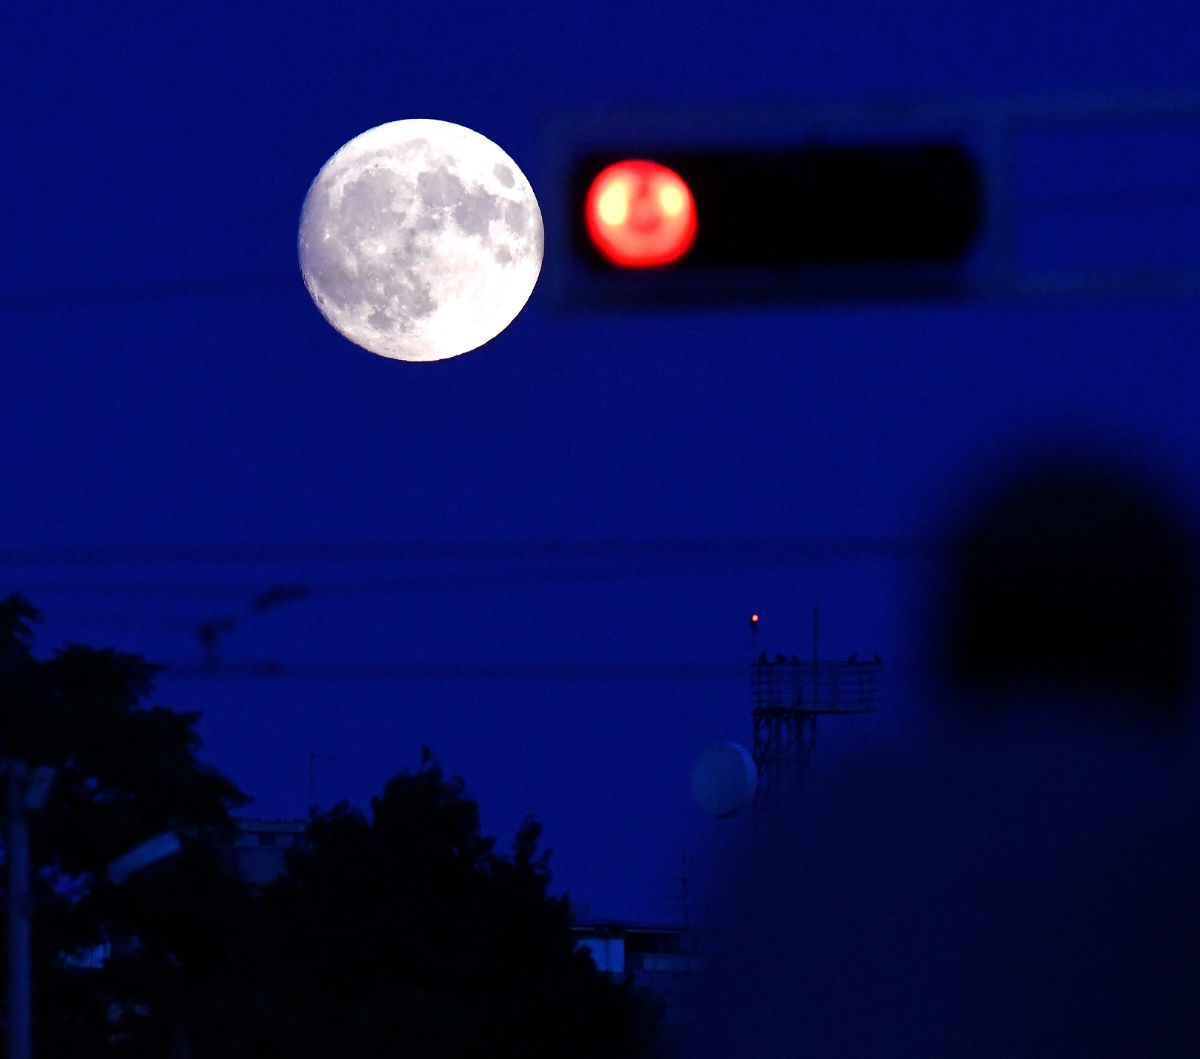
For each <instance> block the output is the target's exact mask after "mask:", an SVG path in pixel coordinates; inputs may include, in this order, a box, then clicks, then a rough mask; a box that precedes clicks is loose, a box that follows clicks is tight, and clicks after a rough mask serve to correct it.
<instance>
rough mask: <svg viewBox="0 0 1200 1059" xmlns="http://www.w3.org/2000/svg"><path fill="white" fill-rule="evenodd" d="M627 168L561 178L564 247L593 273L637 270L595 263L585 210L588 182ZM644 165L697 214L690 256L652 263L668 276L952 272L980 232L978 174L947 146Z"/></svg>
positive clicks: (596, 159) (688, 158)
mask: <svg viewBox="0 0 1200 1059" xmlns="http://www.w3.org/2000/svg"><path fill="white" fill-rule="evenodd" d="M630 161H631V160H629V159H627V158H625V157H624V156H622V155H619V154H616V153H611V154H596V155H589V156H587V157H584V158H582V159H580V160H579V162H578V163H577V164H576V166H575V168H574V171H573V172H572V174H571V201H572V202H574V203H575V204H576V209H575V210H574V211H573V213H574V216H573V221H574V223H573V229H574V231H573V239H574V245H575V249H576V252H577V253H579V254H581V255H583V257H584V258H585V259H586V260H587V261H588V262H589V264H590V265H591V266H592V267H594V268H600V269H610V268H617V269H619V268H627V267H637V262H620V261H616V262H614V261H613V260H611V259H610V258H608V257H606V256H605V255H604V253H603V252H602V250H601V248H600V247H598V246H597V243H596V238H595V232H594V226H593V225H592V224H590V223H589V220H590V218H591V213H592V211H590V210H589V209H588V208H587V207H588V192H589V190H590V189H591V188H592V186H593V184H594V182H595V181H596V179H597V177H598V176H599V175H600V174H602V173H605V172H606V171H610V170H612V169H614V168H616V169H618V170H619V167H621V166H622V165H626V164H629V163H630ZM646 161H649V162H653V163H655V164H656V165H657V166H658V167H660V168H663V169H665V170H667V171H668V172H670V173H673V174H677V176H678V178H679V180H680V182H681V183H682V184H683V185H685V186H686V188H687V189H688V191H690V193H691V196H692V198H693V199H694V202H695V210H694V212H695V229H696V230H695V237H694V239H693V240H692V242H691V246H690V248H688V249H687V251H686V252H684V253H682V254H681V255H680V256H679V257H678V259H677V260H673V261H670V262H663V263H662V264H664V265H669V267H672V268H675V269H706V268H746V267H749V268H754V267H764V268H775V269H777V268H795V269H811V268H814V267H818V266H822V265H849V264H861V265H880V264H895V263H899V262H958V261H961V260H963V259H964V258H965V257H966V255H967V254H968V253H969V252H970V250H971V247H972V244H973V243H974V240H975V237H976V234H977V233H978V231H979V225H980V217H981V210H982V201H981V197H980V188H979V177H978V173H977V171H976V167H975V164H974V162H973V160H972V158H971V157H970V155H969V154H968V153H967V151H966V150H965V149H964V148H963V147H962V146H961V145H959V144H956V143H951V142H945V143H929V144H916V145H910V144H898V145H890V144H883V145H879V146H855V147H805V148H800V149H793V150H724V151H721V150H718V151H692V152H677V151H659V152H655V153H654V156H653V157H652V158H650V159H647V160H646ZM642 164H645V162H642ZM656 219H658V218H651V219H650V221H651V225H653V221H654V220H656ZM663 223H664V222H663V221H662V220H661V219H659V225H658V226H660V227H661V226H662V225H663ZM651 230H653V228H652V229H651Z"/></svg>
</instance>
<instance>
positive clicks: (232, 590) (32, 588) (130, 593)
mask: <svg viewBox="0 0 1200 1059" xmlns="http://www.w3.org/2000/svg"><path fill="white" fill-rule="evenodd" d="M860 558H872V556H863V557H860ZM813 561H814V559H813V557H812V556H804V555H797V556H788V555H777V556H765V557H761V558H756V557H752V556H747V557H745V558H739V557H736V556H729V557H724V556H713V557H712V558H710V559H707V560H692V561H686V562H673V561H668V560H661V561H659V562H656V563H654V564H652V565H651V564H645V563H639V564H637V565H632V566H630V565H617V564H615V563H614V564H608V565H595V564H588V565H583V566H575V565H572V566H566V567H562V566H558V565H554V566H532V565H531V566H524V567H520V568H517V569H500V570H472V571H467V572H464V573H446V574H415V575H406V576H395V577H373V578H360V579H348V580H338V579H334V580H325V579H313V580H308V581H306V582H305V583H304V585H303V587H304V589H305V595H306V598H310V599H330V598H335V597H353V596H397V595H399V596H404V595H416V594H421V593H436V592H446V591H463V590H466V591H469V590H472V589H481V590H489V589H511V588H521V587H526V586H528V587H532V586H535V585H581V584H604V583H615V582H623V581H638V580H643V579H648V580H650V579H655V578H673V577H675V578H678V577H698V576H711V575H716V574H722V573H744V572H748V571H753V570H778V569H786V568H788V567H791V566H797V565H806V564H810V563H812V562H813ZM12 587H13V588H14V589H17V590H19V591H21V592H23V593H25V594H26V595H29V596H31V597H33V598H40V597H44V596H60V597H61V596H68V597H75V598H80V597H83V598H103V599H112V598H114V597H118V596H119V597H124V598H127V599H129V598H133V599H172V600H195V601H205V602H216V601H218V600H219V601H226V600H239V601H240V600H245V599H248V598H250V597H251V596H252V595H253V594H254V592H255V591H256V590H257V589H259V588H261V581H256V582H249V581H246V582H240V583H233V582H226V583H224V584H213V583H211V582H205V583H183V582H153V581H132V582H121V581H36V580H35V581H28V580H25V579H23V578H18V579H14V581H13V582H12Z"/></svg>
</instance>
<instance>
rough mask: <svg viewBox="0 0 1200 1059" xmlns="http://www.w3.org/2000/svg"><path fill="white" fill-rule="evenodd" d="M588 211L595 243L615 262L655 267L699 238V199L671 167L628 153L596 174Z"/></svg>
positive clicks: (674, 258) (671, 259)
mask: <svg viewBox="0 0 1200 1059" xmlns="http://www.w3.org/2000/svg"><path fill="white" fill-rule="evenodd" d="M584 217H585V220H586V222H587V231H588V235H589V236H590V238H591V240H592V245H593V246H595V248H596V249H597V250H598V251H599V252H600V253H601V254H603V255H604V257H605V258H607V259H608V260H609V261H610V262H612V264H614V265H619V266H622V267H624V268H653V267H656V266H661V265H669V264H671V263H672V262H675V261H678V260H679V259H680V258H681V257H683V256H684V254H686V253H687V252H688V250H690V249H691V246H692V243H693V242H694V241H695V239H696V203H695V200H694V199H693V198H692V192H691V189H690V188H689V187H688V186H687V183H686V182H685V181H684V179H683V178H682V177H681V176H680V175H679V174H678V173H676V172H675V171H674V170H673V169H668V168H667V167H666V166H664V165H659V164H658V163H657V162H649V161H645V160H643V159H628V160H626V161H621V162H614V163H613V164H612V165H610V166H607V167H606V168H604V169H602V170H601V171H600V172H599V173H598V174H596V177H595V179H594V180H593V181H592V183H591V186H590V187H589V188H588V193H587V199H586V201H585V203H584Z"/></svg>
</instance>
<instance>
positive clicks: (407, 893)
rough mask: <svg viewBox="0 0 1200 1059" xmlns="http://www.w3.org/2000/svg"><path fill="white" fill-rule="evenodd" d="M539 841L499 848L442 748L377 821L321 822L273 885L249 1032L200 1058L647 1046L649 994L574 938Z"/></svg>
mask: <svg viewBox="0 0 1200 1059" xmlns="http://www.w3.org/2000/svg"><path fill="white" fill-rule="evenodd" d="M538 837H539V829H538V825H537V824H535V823H534V822H532V821H529V822H527V823H526V824H525V825H524V826H523V827H522V828H521V830H520V832H519V833H518V835H517V837H516V842H515V845H514V849H513V852H512V854H511V856H502V855H499V854H497V853H496V852H495V851H494V849H493V842H492V840H491V839H488V838H484V837H482V836H481V835H480V833H479V811H478V807H477V806H476V803H475V802H474V801H472V800H471V799H470V798H469V797H468V796H467V795H466V794H465V793H464V789H463V784H462V781H461V780H458V779H448V778H446V777H445V776H444V775H443V773H442V771H441V769H440V767H439V766H438V765H437V764H436V763H433V762H431V761H429V760H428V759H427V760H426V762H425V763H424V764H423V765H422V767H421V768H420V769H418V770H416V771H411V772H410V771H405V772H402V773H400V774H399V775H397V776H396V777H394V778H393V779H392V780H390V781H389V782H388V784H387V786H386V787H385V789H384V791H383V794H382V795H381V796H379V797H377V798H374V799H372V803H371V813H370V818H369V819H368V818H367V816H366V815H364V814H363V813H361V812H359V811H357V810H355V809H352V808H350V807H348V806H346V805H341V806H338V807H336V808H334V809H333V810H331V811H329V812H327V813H325V814H322V815H318V816H315V817H314V818H313V819H312V821H311V823H310V825H309V828H308V833H307V839H308V841H307V848H305V849H303V850H302V851H298V852H296V853H294V854H293V855H291V857H290V860H289V870H288V873H287V874H286V875H285V876H284V877H282V878H281V879H280V880H279V881H278V882H277V883H275V884H273V885H272V886H270V887H268V888H267V889H266V890H265V891H264V893H263V894H262V897H261V900H262V915H261V918H260V919H259V921H258V932H257V935H256V938H255V941H254V943H253V945H251V946H249V948H248V953H252V954H253V955H252V958H250V959H247V961H245V962H244V964H243V972H244V974H243V977H242V979H241V983H240V985H239V987H238V993H239V996H240V997H241V1000H242V1003H243V1004H244V1005H245V1006H246V1008H247V1009H248V1010H247V1011H246V1012H243V1015H244V1016H245V1022H244V1025H245V1026H246V1027H247V1029H246V1030H245V1031H243V1032H242V1033H240V1034H238V1035H236V1037H235V1038H234V1039H230V1038H225V1039H220V1038H221V1037H222V1036H223V1033H222V1034H218V1033H216V1032H214V1033H213V1034H211V1035H209V1036H208V1037H204V1036H198V1037H197V1040H196V1054H197V1056H200V1055H205V1056H208V1055H212V1056H216V1055H222V1056H226V1057H240V1056H247V1057H248V1056H252V1055H263V1054H267V1053H268V1052H269V1053H271V1054H281V1055H290V1056H294V1057H297V1059H304V1057H312V1059H317V1057H321V1059H324V1057H327V1056H331V1055H336V1056H339V1057H341V1059H357V1057H368V1056H370V1057H377V1056H378V1057H385V1056H386V1057H397V1059H400V1057H422V1059H424V1057H433V1056H445V1057H450V1056H485V1055H486V1056H492V1055H521V1056H526V1057H537V1056H555V1057H560V1056H573V1057H588V1056H606V1057H607V1056H629V1055H635V1054H639V1052H641V1051H644V1050H645V1045H646V1043H647V1042H648V1040H649V1038H650V1035H651V1033H652V1028H653V1015H652V1012H651V1009H650V1007H649V1005H648V1002H647V1001H646V1000H644V999H643V998H642V997H640V996H639V995H637V994H635V993H633V991H632V990H631V989H630V987H629V985H628V983H614V982H612V981H610V980H609V979H608V978H607V977H606V976H604V975H602V974H600V973H599V972H597V971H596V969H595V966H594V964H593V963H592V961H591V958H590V957H589V956H587V955H586V954H585V953H583V952H580V951H577V950H576V948H575V945H574V940H573V938H572V936H571V933H570V929H569V928H570V909H569V905H568V903H567V901H566V899H565V898H554V897H550V896H548V894H547V886H548V883H549V878H550V876H549V870H548V866H547V860H548V858H547V855H546V854H538V852H537V843H538ZM250 1009H252V1010H250Z"/></svg>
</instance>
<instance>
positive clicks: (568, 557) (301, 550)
mask: <svg viewBox="0 0 1200 1059" xmlns="http://www.w3.org/2000/svg"><path fill="white" fill-rule="evenodd" d="M944 548H945V544H944V543H943V542H940V541H936V540H923V539H918V538H904V537H871V536H824V537H818V536H814V537H692V538H687V537H682V538H677V537H657V538H626V539H607V540H548V541H511V540H510V541H495V540H493V541H410V542H407V543H399V542H381V541H364V542H360V543H331V542H312V543H308V544H281V543H276V544H243V545H219V544H218V545H149V544H146V545H136V544H134V545H97V546H93V547H78V546H75V547H72V546H63V547H37V546H33V547H27V548H16V547H8V548H0V565H3V566H99V565H114V566H115V565H149V564H155V563H163V564H171V563H174V564H179V565H192V564H194V565H214V566H215V565H251V564H260V563H348V562H466V561H497V560H509V561H515V560H546V561H549V560H553V561H573V562H578V561H581V560H587V559H603V560H607V561H612V560H616V559H656V560H659V559H664V558H666V559H671V558H679V557H699V556H704V557H742V558H744V557H747V556H750V557H753V558H754V560H755V561H757V562H762V561H766V560H771V561H779V560H781V559H785V558H786V559H790V560H798V559H805V558H808V559H815V558H825V559H853V558H860V557H862V558H899V559H906V558H912V557H919V556H924V555H933V554H937V553H938V552H941V551H943V550H944Z"/></svg>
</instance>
